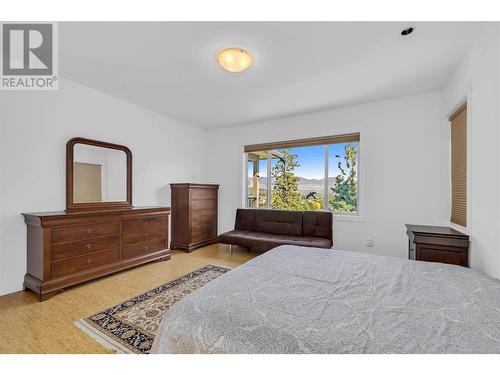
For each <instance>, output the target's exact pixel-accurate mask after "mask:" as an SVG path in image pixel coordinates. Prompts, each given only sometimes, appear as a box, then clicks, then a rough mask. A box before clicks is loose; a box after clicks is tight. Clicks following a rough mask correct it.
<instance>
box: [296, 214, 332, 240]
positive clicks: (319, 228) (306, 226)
mask: <svg viewBox="0 0 500 375" xmlns="http://www.w3.org/2000/svg"><path fill="white" fill-rule="evenodd" d="M332 224H333V223H332V213H331V212H324V211H304V215H303V217H302V235H303V236H312V237H323V238H332V232H333V229H332V228H333V225H332Z"/></svg>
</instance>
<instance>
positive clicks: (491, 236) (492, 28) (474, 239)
mask: <svg viewBox="0 0 500 375" xmlns="http://www.w3.org/2000/svg"><path fill="white" fill-rule="evenodd" d="M499 54H500V28H499V26H498V24H497V23H492V24H490V25H488V26H486V27H485V29H484V32H483V33H482V34H481V35H480V36H479V37H478V39H477V40H476V42H475V43H474V45H473V47H472V48H471V50H470V51H469V53H468V54H467V55H466V56H465V57H464V59H463V60H462V62H461V64H460V65H459V66H458V67H457V68H456V70H455V72H454V73H453V74H452V76H451V77H450V79H449V81H448V83H447V84H446V86H445V88H444V89H443V109H442V117H443V127H444V128H445V129H449V122H448V121H447V120H446V118H447V117H448V115H449V114H451V113H452V111H453V110H454V109H455V108H456V107H457V105H458V104H459V103H460V102H461V101H462V100H463V98H464V97H467V110H468V115H467V120H468V142H469V155H468V158H469V162H468V174H469V179H468V180H469V181H468V182H469V185H468V206H469V207H468V208H469V214H468V216H469V217H468V228H467V229H468V231H469V233H470V235H471V249H470V257H471V259H470V260H471V266H472V267H473V268H477V269H479V270H481V271H483V272H485V273H487V274H489V275H491V276H493V277H496V278H500V242H499V240H498V235H499V234H500V199H499V195H500V152H499V144H500V131H499V127H500V92H499V87H500V74H499V69H500V56H499ZM447 136H448V137H447V139H446V141H445V145H446V146H447V147H443V155H442V158H443V164H444V165H447V166H448V168H449V158H450V156H449V131H448V132H447ZM448 170H449V169H448ZM443 188H444V189H445V191H446V193H447V194H449V179H448V180H447V181H445V183H444V184H443ZM446 202H448V207H447V211H448V212H449V199H448V200H447V201H446Z"/></svg>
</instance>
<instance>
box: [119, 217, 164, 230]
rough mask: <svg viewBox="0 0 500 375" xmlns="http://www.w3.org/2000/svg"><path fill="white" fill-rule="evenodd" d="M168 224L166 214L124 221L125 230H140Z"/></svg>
mask: <svg viewBox="0 0 500 375" xmlns="http://www.w3.org/2000/svg"><path fill="white" fill-rule="evenodd" d="M166 225H167V218H166V216H160V217H158V216H156V217H149V218H145V219H139V220H128V221H125V222H123V232H124V233H127V232H138V231H144V230H148V229H157V228H161V227H165V226H166Z"/></svg>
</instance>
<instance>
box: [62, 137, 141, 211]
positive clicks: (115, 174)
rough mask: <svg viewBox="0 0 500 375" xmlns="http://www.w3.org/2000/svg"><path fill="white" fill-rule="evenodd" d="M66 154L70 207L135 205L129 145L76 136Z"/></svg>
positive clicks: (89, 207) (69, 143)
mask: <svg viewBox="0 0 500 375" xmlns="http://www.w3.org/2000/svg"><path fill="white" fill-rule="evenodd" d="M67 154H68V155H67V209H69V210H71V209H95V208H115V207H131V206H132V200H131V186H130V185H131V173H132V171H131V157H132V154H131V153H130V150H129V149H128V148H127V147H125V146H120V145H115V144H111V143H106V142H100V141H94V140H89V139H84V138H73V139H72V140H70V141H69V142H68V145H67Z"/></svg>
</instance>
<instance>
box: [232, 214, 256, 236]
mask: <svg viewBox="0 0 500 375" xmlns="http://www.w3.org/2000/svg"><path fill="white" fill-rule="evenodd" d="M255 212H256V210H252V209H246V210H245V209H237V210H236V221H235V223H234V229H235V230H248V231H252V232H255Z"/></svg>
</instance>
